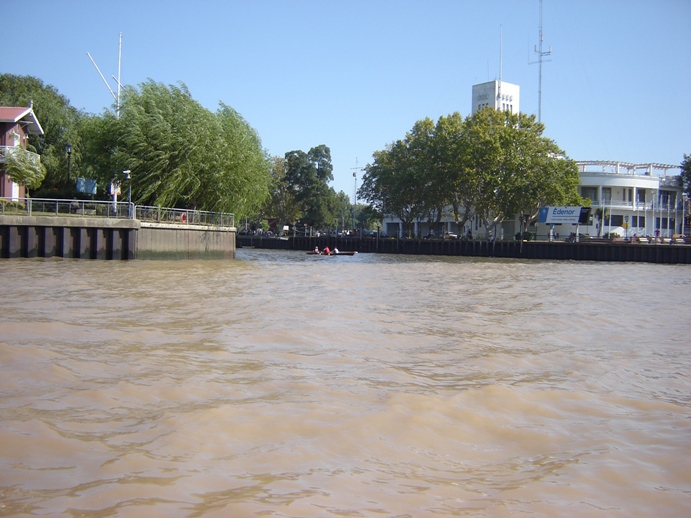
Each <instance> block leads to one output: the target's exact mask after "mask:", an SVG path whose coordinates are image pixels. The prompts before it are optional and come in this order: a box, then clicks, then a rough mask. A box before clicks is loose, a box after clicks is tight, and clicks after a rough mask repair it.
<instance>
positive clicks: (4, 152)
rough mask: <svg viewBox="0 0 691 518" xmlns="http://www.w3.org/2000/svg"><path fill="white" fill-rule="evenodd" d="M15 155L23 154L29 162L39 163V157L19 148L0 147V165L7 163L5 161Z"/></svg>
mask: <svg viewBox="0 0 691 518" xmlns="http://www.w3.org/2000/svg"><path fill="white" fill-rule="evenodd" d="M15 153H24V154H25V155H26V156H27V158H28V159H29V160H30V161H31V162H34V163H36V162H40V160H41V155H38V154H36V153H33V152H32V151H27V150H26V149H24V148H22V147H19V146H0V164H5V163H7V160H8V159H9V158H10V157H12V155H13V154H15Z"/></svg>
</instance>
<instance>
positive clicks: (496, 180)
mask: <svg viewBox="0 0 691 518" xmlns="http://www.w3.org/2000/svg"><path fill="white" fill-rule="evenodd" d="M467 124H469V125H471V126H473V125H477V126H479V127H478V128H477V130H478V131H480V132H481V133H483V134H484V135H485V136H486V138H487V139H488V140H489V142H488V143H487V144H489V145H488V146H487V148H486V149H489V150H490V151H489V154H485V153H484V152H481V153H483V160H482V161H478V162H477V163H483V167H482V171H481V174H480V176H481V181H480V185H481V187H480V190H479V191H480V192H479V196H478V199H477V200H476V207H477V211H478V214H479V215H480V217H481V218H482V219H483V221H484V222H485V228H486V232H487V233H488V234H489V233H491V231H492V230H493V229H494V227H495V226H496V225H497V224H499V223H501V222H502V221H504V220H506V219H510V218H513V217H515V216H517V217H518V218H519V221H520V222H521V224H522V225H527V223H528V222H530V221H534V220H535V219H536V218H537V216H538V212H539V209H540V207H543V206H545V205H570V204H574V205H577V204H580V203H581V202H582V199H581V197H580V196H579V194H578V184H579V176H578V169H577V167H576V164H575V162H573V161H572V160H570V159H568V158H566V157H565V156H564V152H563V151H562V150H561V149H559V147H558V146H557V145H556V144H555V143H554V141H552V140H550V139H547V138H545V137H543V136H542V133H543V131H544V125H543V124H542V123H539V122H537V121H536V120H535V116H534V115H525V114H513V113H510V112H499V111H495V110H492V109H491V108H486V109H484V110H480V111H479V112H476V113H475V114H474V115H473V116H471V117H470V118H469V119H468V121H467ZM490 142H491V144H490ZM477 152H478V150H477V149H475V150H473V153H477ZM487 164H489V167H487ZM521 231H522V230H521Z"/></svg>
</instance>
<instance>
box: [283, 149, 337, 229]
mask: <svg viewBox="0 0 691 518" xmlns="http://www.w3.org/2000/svg"><path fill="white" fill-rule="evenodd" d="M285 164H286V175H285V178H286V182H287V184H288V186H289V191H290V192H291V194H292V195H293V196H294V197H295V200H296V202H297V203H298V206H299V207H300V213H301V218H302V221H303V223H305V224H307V225H310V226H313V227H317V228H323V227H324V226H328V225H329V224H330V223H331V224H333V222H334V215H333V212H332V210H333V207H334V203H333V197H334V195H335V193H334V191H333V189H332V188H330V187H329V185H328V183H329V182H330V181H332V180H333V166H332V165H331V150H330V149H329V148H328V147H327V146H325V145H323V144H322V145H319V146H316V147H314V148H312V149H310V150H309V152H308V153H305V152H304V151H299V150H296V151H290V152H288V153H286V154H285Z"/></svg>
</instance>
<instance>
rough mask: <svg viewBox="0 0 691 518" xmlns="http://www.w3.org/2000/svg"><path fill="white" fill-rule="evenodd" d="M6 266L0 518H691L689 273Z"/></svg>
mask: <svg viewBox="0 0 691 518" xmlns="http://www.w3.org/2000/svg"><path fill="white" fill-rule="evenodd" d="M0 275H1V276H2V279H3V289H2V294H3V296H2V298H1V300H0V516H66V517H76V516H89V517H91V516H95V517H106V516H123V517H138V516H144V517H147V518H152V517H159V516H161V517H163V516H171V517H201V516H203V517H227V516H231V517H236V516H239V517H244V516H248V517H251V516H273V517H344V516H356V517H360V516H362V517H370V516H375V517H387V516H390V517H394V516H395V517H428V516H430V517H436V516H482V517H485V516H487V517H493V516H578V517H584V516H585V517H587V516H597V517H612V516H615V517H630V516H674V517H677V516H691V460H690V459H691V324H690V323H689V316H690V309H691V268H690V267H689V266H674V265H650V264H630V263H620V264H616V263H574V262H547V261H532V262H521V261H505V260H485V259H482V260H477V259H467V258H443V257H425V256H418V257H412V256H393V255H391V256H387V255H373V254H358V255H356V256H354V257H328V258H327V257H315V256H307V255H306V254H305V253H304V252H280V251H262V250H240V251H239V252H238V258H237V260H235V261H179V262H172V261H171V262H168V261H131V262H105V261H84V260H83V261H80V260H41V259H32V260H3V261H0Z"/></svg>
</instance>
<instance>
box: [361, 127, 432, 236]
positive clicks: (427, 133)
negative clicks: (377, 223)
mask: <svg viewBox="0 0 691 518" xmlns="http://www.w3.org/2000/svg"><path fill="white" fill-rule="evenodd" d="M433 128H434V126H433V123H432V121H431V120H430V119H424V120H422V121H418V122H417V123H416V124H415V125H414V126H413V129H412V130H411V131H410V132H408V133H407V134H406V136H405V138H404V139H402V140H398V141H396V142H394V143H393V144H391V145H390V146H388V147H387V149H385V150H383V151H376V152H375V153H374V155H373V157H374V161H373V163H372V164H368V165H367V166H366V167H365V174H364V175H363V178H362V185H361V186H360V189H358V196H359V197H360V198H361V199H363V200H365V201H367V202H368V203H370V205H371V206H372V208H373V209H374V210H376V211H377V212H378V213H380V214H390V215H395V216H396V217H398V218H399V219H400V220H401V221H402V223H403V227H404V230H405V233H406V234H408V235H412V233H413V226H414V224H415V222H416V221H421V220H428V221H429V220H431V219H434V218H435V217H436V216H435V214H436V213H437V211H439V210H440V209H439V207H440V206H443V198H441V196H442V195H441V194H440V190H439V188H438V186H439V183H438V179H439V178H440V174H439V172H440V171H441V170H440V169H439V168H435V166H436V165H437V164H435V154H434V150H433V142H432V138H433Z"/></svg>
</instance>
